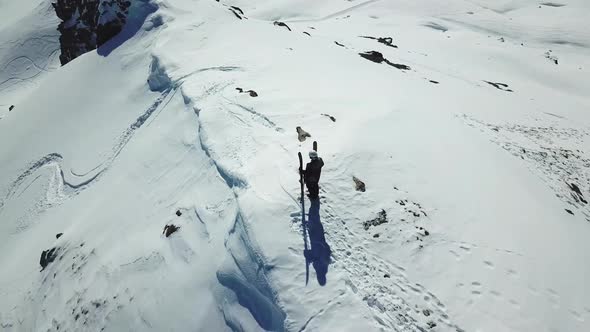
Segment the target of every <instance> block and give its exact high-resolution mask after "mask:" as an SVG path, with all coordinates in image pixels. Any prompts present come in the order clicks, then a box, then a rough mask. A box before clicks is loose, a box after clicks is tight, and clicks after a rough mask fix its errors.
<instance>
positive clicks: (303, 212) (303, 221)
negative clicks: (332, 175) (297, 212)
mask: <svg viewBox="0 0 590 332" xmlns="http://www.w3.org/2000/svg"><path fill="white" fill-rule="evenodd" d="M313 150H314V151H316V152H317V151H318V142H316V141H313ZM298 156H299V183H301V224H302V227H303V242H304V244H305V250H304V251H303V255H304V256H305V284H306V285H307V283H308V282H309V260H308V253H309V247H308V245H307V223H306V221H305V177H304V176H303V155H302V154H301V152H299V153H298Z"/></svg>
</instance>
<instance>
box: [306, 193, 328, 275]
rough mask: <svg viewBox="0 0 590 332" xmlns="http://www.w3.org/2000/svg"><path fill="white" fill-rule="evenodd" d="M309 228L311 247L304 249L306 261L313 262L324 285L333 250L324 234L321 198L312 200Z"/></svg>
mask: <svg viewBox="0 0 590 332" xmlns="http://www.w3.org/2000/svg"><path fill="white" fill-rule="evenodd" d="M307 229H308V232H309V242H310V244H311V249H310V250H305V251H304V255H305V261H306V262H307V264H310V263H311V264H312V265H313V268H314V269H315V274H316V276H317V279H318V283H319V284H320V285H321V286H324V285H325V284H326V282H327V280H326V275H327V274H328V266H329V265H330V261H331V259H330V255H331V254H332V250H331V249H330V246H329V245H328V243H327V242H326V237H325V236H324V226H323V225H322V221H321V219H320V200H319V199H312V200H311V205H310V207H309V215H308V222H307Z"/></svg>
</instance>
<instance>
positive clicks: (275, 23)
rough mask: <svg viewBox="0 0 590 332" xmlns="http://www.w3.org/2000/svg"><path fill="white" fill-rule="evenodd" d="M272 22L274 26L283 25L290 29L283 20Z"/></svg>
mask: <svg viewBox="0 0 590 332" xmlns="http://www.w3.org/2000/svg"><path fill="white" fill-rule="evenodd" d="M273 24H274V25H276V26H280V27H285V28H287V29H289V31H292V30H291V28H289V26H288V25H286V24H285V23H283V22H279V21H275V22H274V23H273Z"/></svg>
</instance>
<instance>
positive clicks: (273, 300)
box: [217, 212, 285, 331]
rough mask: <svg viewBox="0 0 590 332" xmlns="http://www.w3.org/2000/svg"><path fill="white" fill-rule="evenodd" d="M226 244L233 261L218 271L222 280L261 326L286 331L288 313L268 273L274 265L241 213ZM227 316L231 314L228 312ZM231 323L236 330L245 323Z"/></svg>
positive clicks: (219, 278)
mask: <svg viewBox="0 0 590 332" xmlns="http://www.w3.org/2000/svg"><path fill="white" fill-rule="evenodd" d="M225 246H226V248H227V250H228V254H229V257H228V258H229V262H226V263H225V265H224V266H223V267H222V268H221V269H220V270H219V271H217V279H218V280H219V283H221V284H222V285H223V286H225V287H227V288H228V289H230V290H231V291H233V292H234V293H235V295H236V296H237V300H238V302H239V303H240V305H242V306H244V307H245V308H246V309H248V311H250V313H251V314H252V316H253V317H254V319H255V320H256V322H258V325H259V326H260V328H262V329H264V330H266V331H284V321H285V313H284V312H283V310H282V309H281V308H280V306H279V305H278V303H277V295H276V294H275V291H274V290H273V289H272V287H271V286H270V283H269V281H268V277H267V276H266V272H267V271H268V270H269V269H270V268H271V267H270V266H268V265H267V264H266V263H265V262H264V260H263V258H262V256H261V254H260V253H259V252H258V250H259V249H256V248H255V245H254V244H253V242H252V239H251V238H250V236H249V234H248V231H247V229H246V226H245V225H244V221H243V219H242V216H241V215H240V214H239V212H238V215H237V216H236V221H235V224H234V226H233V228H232V230H231V231H230V232H229V235H228V238H227V240H226V241H225ZM225 317H226V319H227V318H228V317H231V316H230V315H229V314H225ZM227 323H228V326H229V327H230V328H232V330H234V331H239V330H241V329H236V328H235V327H236V326H240V325H241V324H240V323H239V321H238V322H235V321H232V320H230V319H228V322H227Z"/></svg>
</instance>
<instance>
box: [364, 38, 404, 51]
mask: <svg viewBox="0 0 590 332" xmlns="http://www.w3.org/2000/svg"><path fill="white" fill-rule="evenodd" d="M361 38H367V39H373V40H376V41H377V42H379V43H381V44H384V45H387V46H389V47H393V48H397V45H393V38H391V37H371V36H361Z"/></svg>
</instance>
